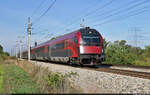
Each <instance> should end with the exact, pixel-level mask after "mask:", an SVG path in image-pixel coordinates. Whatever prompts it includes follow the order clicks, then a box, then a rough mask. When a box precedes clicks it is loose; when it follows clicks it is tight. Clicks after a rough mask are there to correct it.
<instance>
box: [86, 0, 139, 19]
mask: <svg viewBox="0 0 150 95" xmlns="http://www.w3.org/2000/svg"><path fill="white" fill-rule="evenodd" d="M135 1H137V0H133V1H131V2H128V3H126V4H124V5H122V6H125V7H127V6H129V5H131V4H133V3H136V2H135ZM137 2H139V1H137ZM122 6H120V7H117V8H114V9H112V10H109V11H106V12H104V13H101V14H98V15H97V14H96V15H94V17H93V16H90V17H88V18H91V17H92V18H96V17H100V16H103V15H105V14H110V13H113V12H114V11H118V10H120V9H122V8H124V7H122ZM91 20H92V19H91Z"/></svg>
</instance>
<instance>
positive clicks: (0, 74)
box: [0, 64, 4, 93]
mask: <svg viewBox="0 0 150 95" xmlns="http://www.w3.org/2000/svg"><path fill="white" fill-rule="evenodd" d="M3 75H4V70H3V67H2V65H1V64H0V93H3V92H4V89H3V85H4V84H3Z"/></svg>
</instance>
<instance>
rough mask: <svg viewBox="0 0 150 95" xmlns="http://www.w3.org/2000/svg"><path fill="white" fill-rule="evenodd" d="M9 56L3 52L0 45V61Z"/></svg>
mask: <svg viewBox="0 0 150 95" xmlns="http://www.w3.org/2000/svg"><path fill="white" fill-rule="evenodd" d="M7 56H9V53H8V52H4V51H3V47H2V46H1V45H0V61H2V60H4V59H6V58H7Z"/></svg>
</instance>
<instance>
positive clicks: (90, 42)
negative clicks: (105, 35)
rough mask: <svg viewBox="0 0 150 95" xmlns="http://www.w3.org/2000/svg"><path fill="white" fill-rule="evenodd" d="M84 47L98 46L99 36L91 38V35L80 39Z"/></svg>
mask: <svg viewBox="0 0 150 95" xmlns="http://www.w3.org/2000/svg"><path fill="white" fill-rule="evenodd" d="M82 40H83V43H82V44H84V45H98V46H99V45H100V38H99V36H93V35H91V36H90V35H88V36H85V35H84V36H83V37H82Z"/></svg>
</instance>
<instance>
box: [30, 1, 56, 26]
mask: <svg viewBox="0 0 150 95" xmlns="http://www.w3.org/2000/svg"><path fill="white" fill-rule="evenodd" d="M55 3H56V0H54V1H53V2H52V3H51V4H50V6H49V7H48V9H47V10H46V11H45V12H44V13H43V14H42V15H41V16H40V17H39V18H37V19H36V20H35V21H34V22H33V23H32V25H33V24H35V23H36V22H38V21H39V20H40V19H41V18H42V17H43V16H44V15H45V14H46V13H47V12H48V11H49V10H50V9H51V8H52V7H53V6H54V4H55Z"/></svg>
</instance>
